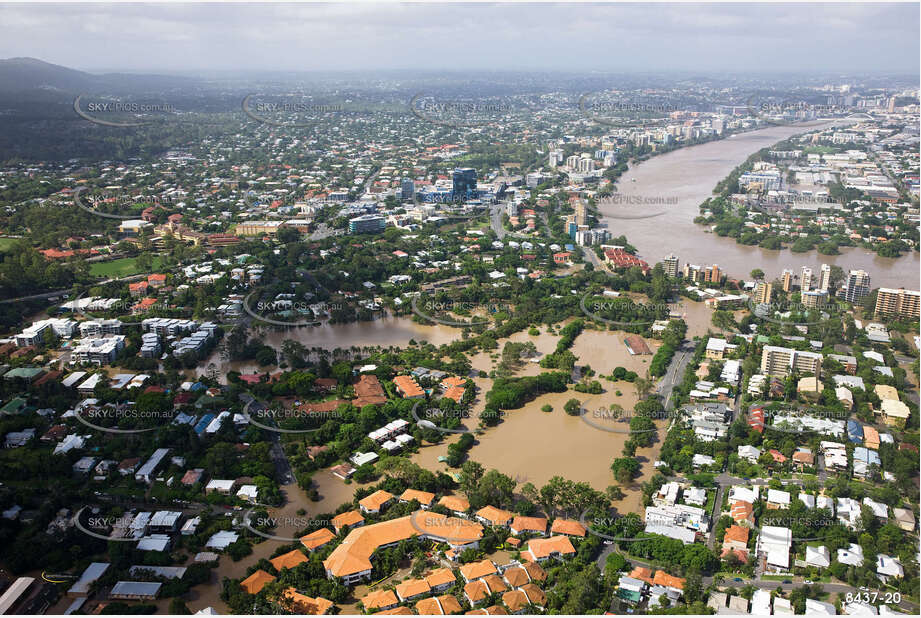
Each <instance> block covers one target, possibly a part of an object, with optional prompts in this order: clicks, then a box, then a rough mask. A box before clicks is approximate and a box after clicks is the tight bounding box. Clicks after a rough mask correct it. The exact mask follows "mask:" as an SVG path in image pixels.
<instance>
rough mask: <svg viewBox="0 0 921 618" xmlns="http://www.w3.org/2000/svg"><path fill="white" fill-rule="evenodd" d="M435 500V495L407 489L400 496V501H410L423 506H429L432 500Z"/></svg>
mask: <svg viewBox="0 0 921 618" xmlns="http://www.w3.org/2000/svg"><path fill="white" fill-rule="evenodd" d="M434 499H435V494H433V493H429V492H427V491H419V490H418V489H407V490H406V491H404V492H403V494H402V495H401V496H400V500H406V501H407V502H409V501H411V500H416V501H418V502H419V504H424V505H426V506H429V505H431V504H432V500H434Z"/></svg>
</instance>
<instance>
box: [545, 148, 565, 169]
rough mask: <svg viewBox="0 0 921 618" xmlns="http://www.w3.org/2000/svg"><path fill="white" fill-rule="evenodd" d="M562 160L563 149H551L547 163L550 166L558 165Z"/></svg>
mask: <svg viewBox="0 0 921 618" xmlns="http://www.w3.org/2000/svg"><path fill="white" fill-rule="evenodd" d="M562 162H563V151H562V150H551V151H550V159H549V161H548V163H549V164H550V167H558V166H559V165H560V164H561V163H562Z"/></svg>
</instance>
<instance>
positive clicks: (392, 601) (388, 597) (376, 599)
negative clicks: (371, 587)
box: [361, 590, 400, 609]
mask: <svg viewBox="0 0 921 618" xmlns="http://www.w3.org/2000/svg"><path fill="white" fill-rule="evenodd" d="M399 602H400V600H399V599H398V598H397V595H396V594H394V592H393V590H375V591H374V592H369V593H368V594H366V595H365V596H363V597H362V598H361V604H362V605H364V606H365V609H377V608H379V607H390V606H391V605H396V604H397V603H399Z"/></svg>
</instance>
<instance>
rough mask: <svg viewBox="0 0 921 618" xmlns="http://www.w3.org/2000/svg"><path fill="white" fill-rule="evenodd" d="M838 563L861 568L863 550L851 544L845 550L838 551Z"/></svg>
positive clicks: (855, 544)
mask: <svg viewBox="0 0 921 618" xmlns="http://www.w3.org/2000/svg"><path fill="white" fill-rule="evenodd" d="M837 560H838V562H840V563H841V564H846V565H848V566H863V548H862V547H861V546H860V545H858V544H857V543H851V544H850V546H849V547H848V548H847V549H839V550H838V556H837Z"/></svg>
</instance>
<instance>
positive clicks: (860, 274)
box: [844, 270, 870, 303]
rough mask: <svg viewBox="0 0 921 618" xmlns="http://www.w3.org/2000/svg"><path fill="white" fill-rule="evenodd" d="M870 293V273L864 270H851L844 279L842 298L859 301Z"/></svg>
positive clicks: (854, 301)
mask: <svg viewBox="0 0 921 618" xmlns="http://www.w3.org/2000/svg"><path fill="white" fill-rule="evenodd" d="M869 293H870V274H869V273H868V272H867V271H865V270H851V271H848V273H847V278H846V279H845V280H844V300H846V301H847V302H849V303H857V302H860V299H861V298H863V297H864V296H867V295H868V294H869Z"/></svg>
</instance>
